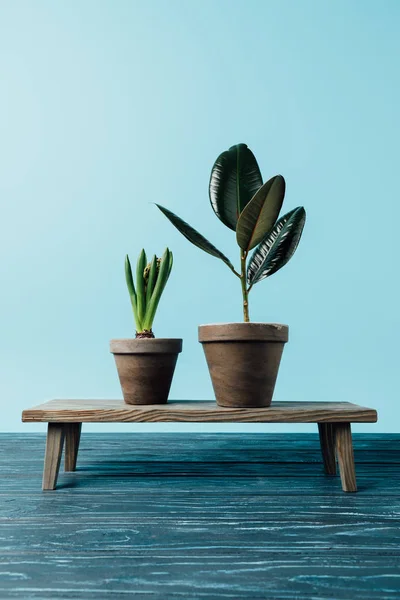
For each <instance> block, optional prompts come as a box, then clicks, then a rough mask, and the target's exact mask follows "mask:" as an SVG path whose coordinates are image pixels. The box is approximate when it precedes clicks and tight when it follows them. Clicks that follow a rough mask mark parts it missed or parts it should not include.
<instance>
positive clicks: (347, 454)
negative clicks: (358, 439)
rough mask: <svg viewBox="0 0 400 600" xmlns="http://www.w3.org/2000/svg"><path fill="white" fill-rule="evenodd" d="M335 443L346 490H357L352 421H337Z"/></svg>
mask: <svg viewBox="0 0 400 600" xmlns="http://www.w3.org/2000/svg"><path fill="white" fill-rule="evenodd" d="M334 429H335V434H334V435H335V442H336V443H335V445H336V454H337V458H338V463H339V471H340V479H341V480H342V488H343V491H344V492H356V491H357V483H356V470H355V466H354V453H353V440H352V437H351V425H350V423H336V424H335V425H334Z"/></svg>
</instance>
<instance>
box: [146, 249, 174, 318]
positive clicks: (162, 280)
mask: <svg viewBox="0 0 400 600" xmlns="http://www.w3.org/2000/svg"><path fill="white" fill-rule="evenodd" d="M170 264H171V259H170V251H169V250H168V248H166V249H165V252H164V254H163V256H162V258H161V265H160V271H159V273H158V277H157V282H156V285H155V288H154V291H153V294H152V296H151V299H150V302H149V304H148V305H147V308H146V315H145V317H144V320H143V328H144V329H151V328H152V326H153V321H154V317H155V315H156V311H157V307H158V303H159V302H160V298H161V295H162V293H163V291H164V288H165V286H166V284H167V281H168V277H169V273H170Z"/></svg>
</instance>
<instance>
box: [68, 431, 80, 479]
mask: <svg viewBox="0 0 400 600" xmlns="http://www.w3.org/2000/svg"><path fill="white" fill-rule="evenodd" d="M81 429H82V423H66V424H65V425H64V431H65V457H64V470H65V471H75V469H76V461H77V458H78V450H79V442H80V439H81Z"/></svg>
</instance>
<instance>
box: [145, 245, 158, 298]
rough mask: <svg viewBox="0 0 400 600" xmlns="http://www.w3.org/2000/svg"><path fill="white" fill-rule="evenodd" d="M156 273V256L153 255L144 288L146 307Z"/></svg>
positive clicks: (155, 279) (154, 283)
mask: <svg viewBox="0 0 400 600" xmlns="http://www.w3.org/2000/svg"><path fill="white" fill-rule="evenodd" d="M157 271H158V270H157V256H156V255H154V256H153V258H152V261H151V264H150V271H149V278H148V280H147V286H146V306H148V304H149V302H150V298H151V295H152V293H153V290H154V287H155V285H156V281H157Z"/></svg>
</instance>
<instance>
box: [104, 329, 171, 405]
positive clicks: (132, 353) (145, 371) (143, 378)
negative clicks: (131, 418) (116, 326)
mask: <svg viewBox="0 0 400 600" xmlns="http://www.w3.org/2000/svg"><path fill="white" fill-rule="evenodd" d="M110 351H111V352H112V353H113V354H114V358H115V364H116V365H117V371H118V377H119V381H120V384H121V388H122V393H123V396H124V400H125V402H126V403H127V404H165V403H166V402H167V400H168V394H169V390H170V387H171V383H172V378H173V376H174V371H175V365H176V361H177V359H178V354H179V352H181V351H182V340H181V339H162V338H154V339H151V338H145V339H140V340H138V339H126V340H111V342H110Z"/></svg>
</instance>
